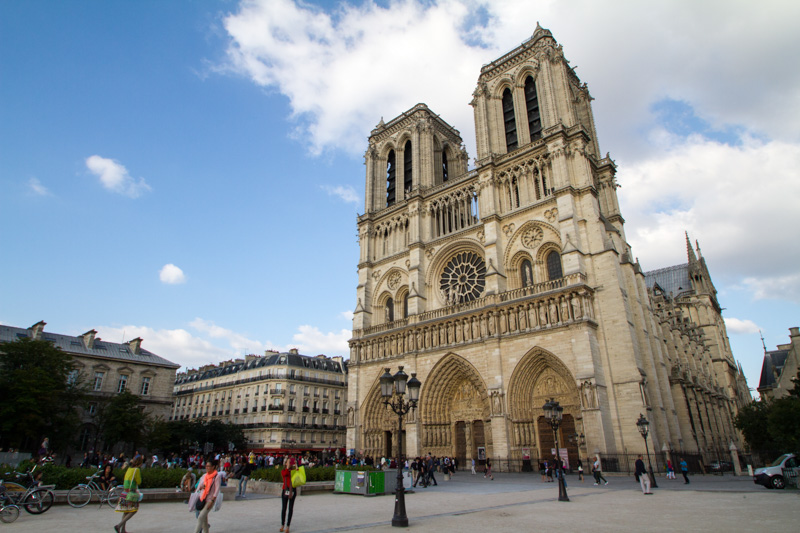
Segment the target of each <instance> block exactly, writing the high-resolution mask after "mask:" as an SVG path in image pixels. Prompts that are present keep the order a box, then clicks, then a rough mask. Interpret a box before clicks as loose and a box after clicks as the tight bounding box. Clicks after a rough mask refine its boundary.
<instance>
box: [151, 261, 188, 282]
mask: <svg viewBox="0 0 800 533" xmlns="http://www.w3.org/2000/svg"><path fill="white" fill-rule="evenodd" d="M158 279H160V280H161V282H162V283H167V284H169V285H176V284H179V283H184V282H185V281H186V276H185V275H184V273H183V270H181V269H180V268H178V267H176V266H175V265H173V264H172V263H168V264H166V265H164V266H163V267H161V270H159V271H158Z"/></svg>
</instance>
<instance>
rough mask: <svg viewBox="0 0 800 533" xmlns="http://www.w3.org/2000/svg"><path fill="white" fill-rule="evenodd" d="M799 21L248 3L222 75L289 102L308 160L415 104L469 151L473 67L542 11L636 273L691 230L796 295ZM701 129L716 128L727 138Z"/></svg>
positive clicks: (774, 10)
mask: <svg viewBox="0 0 800 533" xmlns="http://www.w3.org/2000/svg"><path fill="white" fill-rule="evenodd" d="M798 19H800V3H798V2H794V3H786V2H767V3H762V4H758V5H755V4H753V3H748V2H728V1H723V0H709V1H706V2H700V3H698V2H696V1H694V0H671V1H663V0H661V1H655V2H610V3H609V2H596V1H593V0H575V1H572V2H553V1H551V2H536V3H532V2H519V1H518V0H440V1H436V0H434V1H431V2H415V1H411V0H388V1H387V2H381V3H380V5H379V4H378V3H375V2H363V3H359V4H358V5H352V4H350V3H340V4H338V5H337V7H336V8H335V9H333V10H330V11H323V10H322V9H321V8H319V7H315V6H310V5H308V4H305V3H302V2H293V1H291V0H245V1H242V2H241V3H240V4H239V6H238V9H237V10H236V11H235V12H234V13H232V14H230V15H228V16H226V17H225V18H224V26H225V30H226V31H227V32H228V36H229V38H230V42H229V46H228V49H227V59H228V63H227V64H226V65H225V68H227V69H228V70H232V71H235V72H237V73H239V74H241V75H243V76H245V77H246V78H248V79H250V80H251V81H252V82H254V83H256V84H257V85H259V86H262V87H267V88H270V89H272V90H276V91H278V92H280V93H281V94H282V95H284V96H286V97H287V98H288V99H289V102H290V106H291V109H292V112H293V114H292V120H293V121H294V125H293V127H294V136H295V137H296V138H297V139H303V141H304V142H306V143H307V144H308V149H309V151H310V152H311V153H314V154H319V153H322V152H323V151H325V150H344V151H347V152H348V153H350V154H361V153H363V152H364V150H365V149H366V140H367V137H368V135H369V132H370V130H371V129H372V128H373V127H374V126H375V124H376V123H377V122H378V121H379V120H380V118H381V116H383V118H384V119H385V120H389V119H391V118H393V117H395V116H397V115H399V114H400V113H401V112H402V111H405V110H407V109H409V108H411V107H412V106H413V105H415V104H416V103H417V102H425V103H427V104H428V106H429V107H430V108H431V109H432V110H433V111H434V112H436V113H439V114H440V115H441V116H442V118H443V119H444V120H445V121H447V122H448V123H450V124H452V125H453V126H454V127H456V128H457V129H459V130H460V131H461V133H462V136H463V138H464V141H465V144H466V145H467V149H468V152H469V153H470V155H471V156H472V157H474V156H475V155H476V153H475V140H474V139H475V137H474V135H475V133H474V122H473V114H472V108H471V107H470V106H469V105H468V102H469V101H470V99H471V97H472V96H471V95H472V91H473V90H474V88H475V85H476V82H477V77H478V74H479V72H480V67H481V65H482V64H484V63H488V62H489V61H492V60H494V59H496V58H497V57H499V56H500V55H502V54H504V53H506V52H507V51H509V50H511V49H513V48H515V47H516V46H517V45H519V44H520V42H522V41H523V40H525V39H527V38H528V37H529V36H530V35H531V34H532V33H533V31H534V29H535V23H536V21H537V20H539V21H541V24H542V26H543V27H545V28H548V29H550V30H551V31H552V32H553V35H554V37H555V38H556V40H558V42H559V43H560V44H562V45H563V46H564V53H565V56H566V57H567V59H569V60H570V62H571V64H572V65H573V66H575V67H576V69H577V70H576V72H577V73H578V75H579V76H580V77H581V79H582V81H584V82H586V83H587V84H588V85H589V88H590V90H591V93H592V96H593V97H594V98H595V99H596V100H595V101H594V102H593V110H594V114H595V122H596V125H597V130H598V137H599V141H600V146H601V150H602V151H603V153H605V152H606V151H610V152H611V154H612V157H614V159H615V160H616V162H617V163H618V165H619V182H620V184H621V185H622V187H623V188H622V189H621V190H620V193H619V195H620V199H621V202H622V204H623V206H622V209H623V210H622V213H623V216H624V217H625V218H626V220H627V225H626V229H627V232H628V238H629V241H630V242H631V244H632V245H633V247H634V254H635V255H637V256H639V257H640V258H641V260H642V265H643V266H644V267H645V268H646V269H653V268H658V267H661V266H667V265H672V264H676V263H678V262H681V261H683V260H684V258H685V250H684V242H683V239H682V238H681V237H682V233H683V230H688V231H689V232H690V234H691V236H692V237H693V238H697V239H699V240H700V243H701V245H702V246H703V250H704V251H705V252H706V255H707V256H708V257H709V258H711V259H710V261H711V262H712V264H711V265H710V267H711V270H712V273H713V274H714V276H715V277H716V278H717V279H720V278H725V279H726V280H727V281H729V282H732V283H739V284H744V286H745V287H747V288H749V290H751V291H752V294H753V295H754V296H755V297H760V298H766V297H771V296H772V295H775V294H780V293H778V291H777V290H776V289H777V288H779V287H780V284H781V283H788V284H789V286H788V287H786V286H784V287H783V291H782V294H783V295H784V298H786V297H791V298H794V299H795V301H796V300H797V295H798V294H800V282H798V269H797V268H796V267H794V266H793V265H798V264H800V261H798V259H800V257H799V256H800V247H798V246H794V245H793V243H794V242H795V240H796V239H795V235H794V233H795V228H797V227H800V218H799V217H800V209H797V198H800V194H799V193H798V191H799V189H798V187H800V179H798V178H800V175H798V168H800V165H798V163H799V162H800V155H799V154H800V129H798V128H796V124H797V123H798V122H800V69H794V68H787V67H786V66H787V65H791V64H794V63H795V57H794V51H795V50H797V49H800V32H797V29H796V22H795V21H796V20H798ZM609 28H612V30H609ZM666 100H669V101H677V102H682V103H683V104H684V105H685V106H686V107H687V108H688V109H691V110H692V113H693V114H694V117H692V118H693V119H695V120H694V122H693V121H688V126H689V127H688V131H682V132H681V135H680V136H676V135H674V134H672V133H670V132H669V131H668V130H667V129H666V128H667V127H668V126H670V124H669V123H668V119H669V118H670V117H666V119H667V120H665V117H664V116H663V115H659V114H658V113H656V111H655V109H654V107H655V106H656V105H657V104H659V103H660V102H664V101H666ZM697 123H704V124H705V126H704V128H699V127H698V125H697ZM692 132H694V133H695V134H694V135H691V133H692ZM698 132H702V133H706V132H726V133H727V137H726V139H727V141H728V142H729V144H727V145H726V144H722V143H720V142H714V141H712V140H709V138H706V137H703V136H700V135H697V133H698ZM329 192H331V191H330V190H329ZM334 194H335V193H334ZM745 279H747V280H748V281H747V282H744V280H745ZM755 280H758V281H755Z"/></svg>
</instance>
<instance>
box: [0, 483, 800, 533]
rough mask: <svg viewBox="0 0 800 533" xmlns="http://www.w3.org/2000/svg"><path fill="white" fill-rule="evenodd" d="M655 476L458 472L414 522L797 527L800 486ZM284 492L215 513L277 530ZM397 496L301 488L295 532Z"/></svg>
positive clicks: (87, 513) (157, 512)
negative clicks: (648, 482)
mask: <svg viewBox="0 0 800 533" xmlns="http://www.w3.org/2000/svg"><path fill="white" fill-rule="evenodd" d="M691 479H692V483H691V484H690V485H684V484H683V482H682V481H681V480H674V481H669V480H666V479H663V478H659V479H658V483H659V488H658V489H655V490H654V491H655V495H653V496H644V495H642V493H641V490H640V489H639V484H638V483H636V482H635V481H634V479H633V477H632V476H625V477H613V476H610V477H609V481H610V484H609V485H608V486H600V487H595V486H593V484H592V481H590V480H587V481H585V482H584V483H580V482H577V480H576V479H575V477H574V476H569V477H568V479H567V481H568V484H569V486H568V492H569V498H570V500H571V501H570V502H559V501H557V497H558V488H557V486H556V484H555V483H543V482H542V481H541V479H540V478H539V476H538V475H531V474H502V473H501V474H495V481H490V480H484V479H483V476H480V475H478V476H471V475H469V474H467V473H459V474H458V475H456V476H455V477H454V478H453V480H452V481H449V482H445V481H439V486H438V487H431V488H428V489H421V490H418V491H417V492H416V493H414V494H409V495H407V496H406V507H407V510H408V517H409V522H410V529H413V530H417V531H457V532H459V533H471V532H481V533H483V532H489V531H497V530H502V531H535V530H539V531H555V530H560V531H565V532H570V531H591V532H598V531H601V532H604V531H607V532H627V531H637V532H638V531H642V530H646V531H665V532H666V531H669V532H674V531H676V530H681V531H724V532H735V531H795V530H796V529H797V524H798V523H800V505H798V503H800V492H798V491H797V490H784V491H774V490H767V489H765V488H763V487H759V486H756V485H755V484H754V483H753V482H752V480H751V478H747V477H738V478H736V477H731V476H726V477H718V476H693V477H692V478H691ZM280 508H281V502H280V499H278V498H275V497H264V496H261V497H258V496H252V497H251V498H249V499H247V500H244V501H225V503H224V505H223V508H222V510H221V511H219V512H217V513H212V514H211V515H210V522H211V531H212V532H215V533H221V532H226V533H254V532H259V533H260V532H264V531H266V532H270V531H276V532H277V531H278V528H279V527H280ZM393 510H394V498H393V497H392V496H379V497H371V498H367V497H364V496H355V495H342V494H331V493H324V494H314V495H309V496H304V497H300V498H298V500H297V502H296V504H295V515H294V518H293V520H292V533H323V532H338V531H385V532H389V531H395V532H396V531H397V530H398V529H397V528H392V527H391V518H392V514H393ZM118 520H119V515H118V514H117V513H114V512H113V511H111V509H109V508H108V507H104V508H103V509H98V506H97V505H95V504H92V505H89V506H87V507H86V508H84V509H72V508H70V507H67V506H63V505H59V506H56V507H54V508H52V509H51V510H50V511H48V512H47V513H45V514H44V515H41V516H33V515H29V514H27V513H25V512H23V513H22V514H21V515H20V517H19V519H18V520H17V521H16V522H15V523H14V524H13V525H10V526H9V525H2V526H0V530H2V529H3V528H8V529H7V530H8V531H11V529H12V528H13V531H15V532H20V533H22V532H36V533H42V532H51V531H52V532H60V533H61V532H68V533H95V532H104V533H110V532H113V531H114V530H113V524H115V523H116V522H117V521H118ZM195 523H196V522H195V519H194V514H193V513H192V514H190V513H189V512H188V508H187V506H186V505H184V504H182V503H177V502H171V503H170V502H164V503H159V502H153V503H149V504H148V503H147V501H146V500H145V502H143V504H142V508H141V510H140V511H139V513H138V514H137V515H136V516H135V517H134V518H133V519H132V520H131V521H130V523H129V526H130V531H131V532H134V533H173V532H175V533H178V532H191V531H194V527H195Z"/></svg>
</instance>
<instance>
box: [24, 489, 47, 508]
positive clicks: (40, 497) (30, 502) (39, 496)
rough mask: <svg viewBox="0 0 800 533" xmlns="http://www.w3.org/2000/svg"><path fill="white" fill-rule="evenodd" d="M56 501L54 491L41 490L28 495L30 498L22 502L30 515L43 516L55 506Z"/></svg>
mask: <svg viewBox="0 0 800 533" xmlns="http://www.w3.org/2000/svg"><path fill="white" fill-rule="evenodd" d="M54 501H55V496H54V495H53V491H50V490H47V489H39V490H35V491H33V492H31V493H30V494H28V497H27V498H25V500H24V501H23V502H22V506H23V507H24V508H25V510H26V511H28V512H29V513H30V514H42V513H44V512H46V511H47V510H48V509H50V507H52V506H53V502H54Z"/></svg>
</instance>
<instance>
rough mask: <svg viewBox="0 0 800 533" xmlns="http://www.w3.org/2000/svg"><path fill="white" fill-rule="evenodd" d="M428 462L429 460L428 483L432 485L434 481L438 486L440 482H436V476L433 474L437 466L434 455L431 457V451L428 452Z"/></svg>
mask: <svg viewBox="0 0 800 533" xmlns="http://www.w3.org/2000/svg"><path fill="white" fill-rule="evenodd" d="M427 462H428V464H427V466H428V484H429V485H430V484H431V483H433V484H434V485H436V486H437V487H438V486H439V484H438V483H436V476H434V475H433V474H434V470H435V469H436V468H435V465H434V463H433V457H431V454H430V453H428V461H427Z"/></svg>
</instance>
